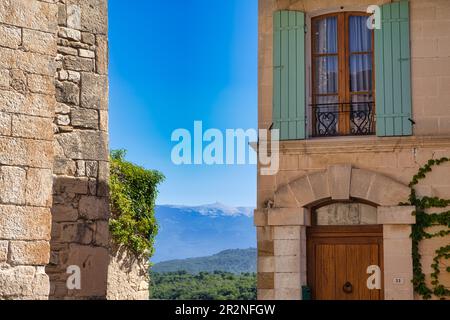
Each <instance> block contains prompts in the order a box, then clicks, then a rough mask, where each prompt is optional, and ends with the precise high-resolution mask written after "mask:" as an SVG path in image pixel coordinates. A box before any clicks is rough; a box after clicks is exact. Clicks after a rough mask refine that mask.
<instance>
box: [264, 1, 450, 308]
mask: <svg viewBox="0 0 450 320" xmlns="http://www.w3.org/2000/svg"><path fill="white" fill-rule="evenodd" d="M385 2H390V1H387V0H376V1H373V0H260V1H259V67H258V71H259V75H258V76H259V80H258V82H259V93H258V95H259V96H258V101H259V102H258V123H259V127H260V128H268V127H269V126H270V125H271V123H272V84H273V82H272V73H273V62H272V57H273V56H272V50H273V40H272V37H273V35H272V27H273V26H272V19H273V11H275V10H280V9H290V10H301V11H305V12H307V13H309V14H310V13H312V12H320V11H321V10H330V9H332V10H339V7H340V6H344V7H347V8H348V6H353V7H354V6H361V7H363V8H364V7H365V6H366V7H367V6H368V5H370V4H383V3H385ZM410 5H411V54H412V102H413V107H412V108H413V115H414V120H415V121H416V125H415V126H414V136H412V137H398V138H377V137H375V136H373V137H357V138H354V137H353V138H352V137H337V138H330V139H309V140H304V141H289V142H282V143H281V144H280V147H281V153H280V171H279V173H278V174H277V175H275V176H261V175H259V176H258V200H257V206H258V208H259V209H263V208H265V206H266V203H267V201H269V200H273V199H274V193H275V191H276V190H277V189H279V188H280V187H282V186H284V185H286V184H287V183H289V182H291V181H294V180H295V179H297V178H299V177H301V176H304V175H306V174H309V173H313V172H317V171H321V170H326V169H327V168H328V167H329V166H330V165H336V164H342V163H348V164H352V166H353V167H354V168H362V169H367V170H371V171H375V172H377V173H381V174H384V175H386V176H388V177H390V178H393V179H395V180H397V181H399V182H400V183H402V184H404V185H408V183H409V182H410V181H411V178H412V177H413V175H414V174H416V173H417V170H418V169H419V167H420V166H422V165H424V164H425V163H426V162H427V161H428V160H429V159H432V158H434V159H438V158H440V157H444V156H446V157H449V156H450V122H449V112H448V110H449V107H450V105H449V99H448V97H449V95H448V93H449V92H450V76H449V72H450V67H449V66H450V46H449V45H448V44H449V42H448V37H447V36H448V33H449V31H450V1H447V0H426V1H424V0H410ZM307 50H308V49H307ZM307 69H308V68H307ZM307 78H309V75H307ZM417 190H418V194H419V195H422V196H438V197H442V198H445V199H450V165H449V164H445V165H443V166H441V167H440V168H439V169H435V170H434V171H433V173H431V174H430V175H429V177H427V179H425V180H424V181H421V182H420V184H419V186H418V187H417ZM406 200H407V199H405V201H406ZM449 209H450V208H446V209H445V210H449ZM440 210H442V209H440ZM436 211H437V210H434V211H433V210H431V212H436ZM257 229H258V248H259V252H258V255H259V256H260V257H265V256H267V255H271V254H272V253H273V245H274V240H276V239H277V237H278V235H277V234H276V233H275V232H274V230H273V228H271V227H258V228H257ZM435 231H437V230H435ZM431 232H432V231H431ZM302 237H303V238H305V235H302ZM287 239H291V238H287ZM295 239H297V238H295ZM305 239H306V238H305ZM449 243H450V236H446V237H444V238H435V239H430V240H425V241H423V242H422V243H421V246H420V252H421V255H422V264H423V271H424V273H425V274H426V279H427V282H428V285H430V282H431V280H430V274H431V272H432V270H431V263H432V258H433V257H434V256H435V250H436V249H437V248H439V247H441V246H443V245H448V244H449ZM302 259H306V257H302ZM299 260H300V261H301V259H300V257H299V258H298V259H297V260H295V263H297V264H298V262H299ZM448 266H449V262H448V260H447V261H443V262H442V263H441V270H442V272H441V275H440V281H441V283H442V284H444V285H445V286H447V287H448V286H450V275H449V274H448V273H447V272H445V268H446V267H448ZM274 268H276V266H275V265H273V259H259V262H258V269H259V270H273V269H274ZM289 281H291V282H292V281H295V279H293V278H291V279H290V280H288V281H287V282H289ZM415 298H416V299H419V298H420V297H418V296H416V297H415Z"/></svg>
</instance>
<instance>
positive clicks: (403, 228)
mask: <svg viewBox="0 0 450 320" xmlns="http://www.w3.org/2000/svg"><path fill="white" fill-rule="evenodd" d="M410 236H411V226H410V225H403V224H393V225H389V224H387V225H384V226H383V238H384V239H408V238H409V237H410Z"/></svg>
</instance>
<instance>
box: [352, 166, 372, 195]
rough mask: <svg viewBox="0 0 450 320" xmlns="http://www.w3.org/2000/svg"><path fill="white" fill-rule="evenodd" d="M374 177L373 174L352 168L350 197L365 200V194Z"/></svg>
mask: <svg viewBox="0 0 450 320" xmlns="http://www.w3.org/2000/svg"><path fill="white" fill-rule="evenodd" d="M374 177H375V173H373V172H370V171H367V170H362V169H356V168H353V169H352V180H351V181H352V182H351V186H350V187H351V188H350V195H351V196H352V197H354V198H359V199H366V197H367V192H368V191H369V187H370V185H371V183H372V179H373V178H374Z"/></svg>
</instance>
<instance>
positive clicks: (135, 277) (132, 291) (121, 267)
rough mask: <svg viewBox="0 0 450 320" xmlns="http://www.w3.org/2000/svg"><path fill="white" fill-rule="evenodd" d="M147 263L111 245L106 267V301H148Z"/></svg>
mask: <svg viewBox="0 0 450 320" xmlns="http://www.w3.org/2000/svg"><path fill="white" fill-rule="evenodd" d="M148 267H149V265H148V261H147V259H142V257H137V256H136V255H135V254H133V253H132V252H130V251H129V250H127V249H125V248H124V247H120V246H117V245H114V244H112V245H111V251H110V260H109V267H108V292H107V297H106V298H107V299H108V300H148V298H149V291H148V282H149V278H148Z"/></svg>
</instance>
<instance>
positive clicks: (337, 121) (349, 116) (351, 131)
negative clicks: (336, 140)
mask: <svg viewBox="0 0 450 320" xmlns="http://www.w3.org/2000/svg"><path fill="white" fill-rule="evenodd" d="M312 120H313V136H314V137H330V136H345V135H354V136H360V135H372V134H375V104H374V102H371V101H370V102H350V103H325V104H315V105H312Z"/></svg>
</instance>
